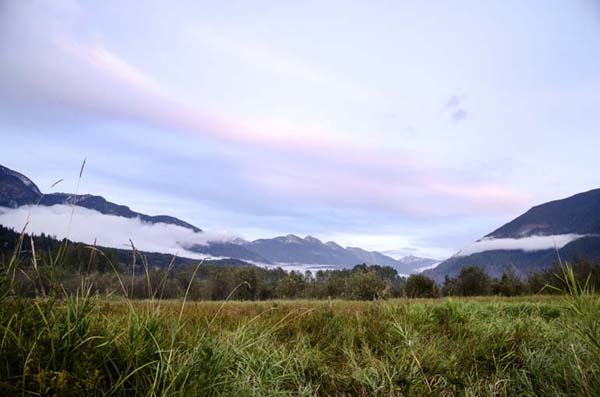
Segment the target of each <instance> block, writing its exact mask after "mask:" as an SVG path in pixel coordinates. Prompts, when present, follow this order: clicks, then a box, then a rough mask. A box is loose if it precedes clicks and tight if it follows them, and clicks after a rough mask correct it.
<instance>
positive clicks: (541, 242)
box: [455, 234, 585, 256]
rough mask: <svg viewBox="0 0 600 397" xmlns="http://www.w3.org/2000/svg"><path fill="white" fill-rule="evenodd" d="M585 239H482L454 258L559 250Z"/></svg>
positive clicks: (569, 236)
mask: <svg viewBox="0 0 600 397" xmlns="http://www.w3.org/2000/svg"><path fill="white" fill-rule="evenodd" d="M582 237H585V235H581V234H558V235H554V236H531V237H524V238H484V239H481V240H479V241H477V242H475V243H473V244H471V245H469V246H468V247H466V248H464V249H462V250H461V251H460V252H458V253H457V254H456V255H455V256H469V255H472V254H476V253H479V252H486V251H495V250H520V251H525V252H531V251H540V250H546V249H555V248H556V249H560V248H562V247H564V246H565V245H567V244H569V243H570V242H571V241H575V240H577V239H579V238H582Z"/></svg>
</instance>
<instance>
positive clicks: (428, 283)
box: [404, 274, 438, 298]
mask: <svg viewBox="0 0 600 397" xmlns="http://www.w3.org/2000/svg"><path fill="white" fill-rule="evenodd" d="M404 292H405V294H406V296H407V297H409V298H435V297H437V296H438V289H437V286H436V285H435V282H434V281H433V280H432V279H430V278H429V277H427V276H426V275H424V274H411V275H410V276H409V277H408V279H407V280H406V285H405V286H404Z"/></svg>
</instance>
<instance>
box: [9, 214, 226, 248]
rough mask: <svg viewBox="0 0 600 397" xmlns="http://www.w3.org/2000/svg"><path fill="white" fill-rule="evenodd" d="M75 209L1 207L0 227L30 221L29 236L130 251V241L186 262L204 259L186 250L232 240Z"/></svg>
mask: <svg viewBox="0 0 600 397" xmlns="http://www.w3.org/2000/svg"><path fill="white" fill-rule="evenodd" d="M74 209H75V211H74V212H73V207H72V206H68V205H54V206H51V207H45V206H35V205H28V206H22V207H18V208H3V207H0V224H2V225H4V226H6V227H12V228H14V229H15V230H18V231H20V230H22V228H23V227H24V226H25V224H26V223H27V222H28V220H29V223H28V224H27V228H26V232H28V233H33V234H41V233H45V234H48V235H51V236H56V238H58V239H62V238H65V237H67V238H69V239H70V240H73V241H77V242H82V243H86V244H94V243H95V244H96V245H98V246H103V247H112V248H121V249H123V248H125V249H127V248H131V245H130V241H129V240H130V239H131V241H133V243H134V245H135V247H136V248H137V249H139V250H141V251H146V252H161V253H165V254H172V255H178V256H185V257H188V258H203V257H205V256H203V255H201V254H198V253H194V252H191V251H189V250H187V248H188V247H190V246H192V245H196V244H200V245H205V244H206V243H207V242H209V241H228V240H231V239H232V237H231V236H227V235H224V234H215V233H206V232H202V233H196V232H194V231H193V230H190V229H187V228H184V227H180V226H176V225H169V224H166V223H156V224H152V223H147V222H143V221H141V220H140V219H139V218H124V217H120V216H114V215H106V214H102V213H100V212H98V211H95V210H91V209H88V208H83V207H79V206H75V207H74ZM72 213H73V218H72V220H71V214H72Z"/></svg>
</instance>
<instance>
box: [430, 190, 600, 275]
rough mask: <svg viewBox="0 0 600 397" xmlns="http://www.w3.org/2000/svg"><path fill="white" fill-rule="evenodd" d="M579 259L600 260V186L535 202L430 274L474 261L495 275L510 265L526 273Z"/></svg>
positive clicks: (450, 271) (452, 270) (444, 272)
mask: <svg viewBox="0 0 600 397" xmlns="http://www.w3.org/2000/svg"><path fill="white" fill-rule="evenodd" d="M577 257H580V258H584V259H587V260H592V261H597V260H600V189H595V190H590V191H588V192H584V193H579V194H576V195H574V196H571V197H568V198H565V199H561V200H555V201H551V202H548V203H545V204H541V205H538V206H535V207H533V208H531V209H530V210H529V211H527V212H525V213H524V214H523V215H521V216H519V217H517V218H515V219H514V220H512V221H511V222H508V223H507V224H505V225H503V226H501V227H499V228H498V229H496V230H494V231H493V232H491V233H489V234H487V235H486V236H484V237H483V238H481V239H480V240H478V241H476V242H475V243H473V244H472V245H470V246H468V247H465V248H464V249H463V250H461V251H459V252H458V253H456V254H455V255H454V256H452V257H451V258H449V259H447V260H445V261H444V262H442V263H440V264H439V265H438V266H437V267H435V268H434V269H430V270H427V271H426V274H428V275H429V276H431V277H432V278H434V279H435V280H436V281H438V282H442V281H443V280H444V277H445V276H446V275H448V276H450V277H454V276H456V275H457V274H458V273H459V272H460V269H462V268H463V267H464V266H467V265H474V266H479V267H482V268H483V269H484V270H485V271H486V272H487V273H488V274H489V275H491V276H494V277H499V276H501V275H502V273H503V272H504V271H506V270H509V269H510V270H512V271H514V272H515V273H516V274H517V275H520V276H522V277H525V276H527V275H528V274H530V273H534V272H537V271H540V270H543V269H546V268H548V267H550V266H552V265H553V264H555V263H557V262H559V260H560V261H567V262H568V261H571V260H573V259H575V258H577Z"/></svg>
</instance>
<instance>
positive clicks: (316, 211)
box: [0, 0, 600, 260]
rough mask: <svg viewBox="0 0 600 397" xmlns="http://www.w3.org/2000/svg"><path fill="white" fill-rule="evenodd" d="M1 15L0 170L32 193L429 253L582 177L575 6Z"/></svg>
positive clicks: (597, 120) (445, 251) (588, 77)
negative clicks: (34, 189) (27, 184)
mask: <svg viewBox="0 0 600 397" xmlns="http://www.w3.org/2000/svg"><path fill="white" fill-rule="evenodd" d="M0 13H2V14H3V15H4V17H3V18H2V19H3V22H4V23H2V24H0V86H2V87H3V89H2V90H0V122H1V123H2V124H1V125H2V127H1V128H2V137H3V144H4V147H5V148H11V150H6V149H5V150H4V151H3V159H2V162H1V163H2V164H3V165H5V166H7V167H9V168H11V169H13V170H15V171H17V172H20V173H22V174H24V175H25V176H27V177H29V178H30V179H32V180H33V182H34V183H36V184H37V185H38V187H39V188H40V189H41V190H42V192H44V193H46V192H58V191H61V192H62V191H64V192H68V193H75V192H76V190H78V193H79V194H86V193H89V194H94V195H100V196H103V197H105V198H106V199H107V200H109V201H112V202H115V203H119V204H124V205H127V206H129V207H130V208H132V209H133V210H135V211H138V212H142V213H146V214H151V215H156V214H165V215H171V216H175V217H177V218H179V219H182V220H184V221H187V222H190V223H192V224H194V225H196V226H197V227H199V228H201V229H203V230H206V231H209V232H211V233H218V234H229V235H235V236H240V237H243V238H245V239H248V240H255V239H258V238H272V237H275V236H281V235H288V234H295V235H300V236H305V235H310V236H314V237H316V238H319V239H320V240H322V241H335V242H337V243H339V244H341V245H343V246H355V247H361V248H364V249H368V250H375V251H379V252H382V253H384V254H389V253H394V255H395V256H394V257H400V256H406V255H415V256H419V257H431V258H435V259H439V260H441V259H444V258H447V257H449V256H451V255H453V254H454V253H456V252H458V251H459V250H461V249H462V248H463V247H465V246H467V245H468V244H471V243H473V242H474V241H475V240H477V239H479V238H481V237H483V236H484V235H486V234H488V233H490V232H491V231H492V230H494V229H496V228H497V227H499V226H500V225H502V224H504V223H506V222H508V221H510V220H512V219H514V218H515V217H517V216H519V215H521V214H522V213H523V212H525V211H526V210H528V209H529V208H531V207H532V206H534V205H538V204H541V203H544V202H547V201H552V200H556V199H560V198H564V197H569V196H571V195H574V194H577V193H580V192H584V191H588V190H592V189H594V188H597V187H599V186H600V176H598V175H597V174H596V172H595V170H596V169H597V168H598V166H600V158H598V156H597V155H596V153H595V149H596V148H597V147H599V145H600V135H598V134H594V132H596V130H597V128H596V127H597V126H598V125H600V114H599V113H598V111H597V108H598V105H600V72H599V71H600V5H599V4H598V3H596V2H593V1H585V0H581V1H572V2H555V3H552V4H548V3H547V2H542V1H532V2H528V3H527V4H522V3H521V2H518V1H507V2H497V3H488V4H485V5H482V4H480V3H477V2H470V1H461V2H458V3H452V4H449V3H448V4H436V5H435V6H430V7H427V6H425V5H421V4H416V3H403V4H394V3H391V4H390V3H381V4H376V5H370V6H366V5H361V4H345V3H338V2H327V3H305V4H295V3H292V2H280V3H277V4H270V3H266V2H265V3H263V2H252V4H249V3H248V4H236V5H235V6H234V5H223V4H220V5H214V4H201V3H196V2H183V3H178V4H177V5H172V4H166V3H160V2H152V3H150V4H148V5H147V7H146V8H144V9H141V8H138V7H136V6H135V5H134V4H123V3H121V2H111V1H109V2H103V3H102V5H92V4H85V5H84V4H81V3H79V2H76V1H62V2H53V3H43V2H31V3H24V2H13V3H5V4H3V5H2V6H0ZM83 158H87V164H86V169H85V171H84V175H83V178H82V179H81V184H80V185H79V182H78V175H79V170H80V166H81V161H82V160H83ZM60 178H64V181H63V182H62V183H61V184H59V185H58V186H56V187H55V188H54V189H52V190H51V189H50V186H51V185H52V183H54V182H55V181H56V180H58V179H60ZM78 186H79V188H78V189H77V187H78Z"/></svg>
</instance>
